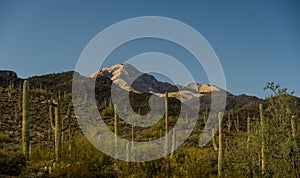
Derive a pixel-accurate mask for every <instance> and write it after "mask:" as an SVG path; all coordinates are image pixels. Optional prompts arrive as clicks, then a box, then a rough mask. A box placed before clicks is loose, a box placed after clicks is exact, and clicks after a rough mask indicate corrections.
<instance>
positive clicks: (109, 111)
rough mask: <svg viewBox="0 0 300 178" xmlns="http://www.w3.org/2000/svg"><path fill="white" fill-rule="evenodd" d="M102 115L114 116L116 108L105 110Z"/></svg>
mask: <svg viewBox="0 0 300 178" xmlns="http://www.w3.org/2000/svg"><path fill="white" fill-rule="evenodd" d="M101 114H102V115H103V116H113V114H114V108H111V107H109V108H105V109H103V110H102V111H101Z"/></svg>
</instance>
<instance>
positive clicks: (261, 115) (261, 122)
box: [259, 104, 265, 175]
mask: <svg viewBox="0 0 300 178" xmlns="http://www.w3.org/2000/svg"><path fill="white" fill-rule="evenodd" d="M259 115H260V126H261V174H262V175H264V174H265V135H264V134H265V119H264V115H263V105H262V104H259Z"/></svg>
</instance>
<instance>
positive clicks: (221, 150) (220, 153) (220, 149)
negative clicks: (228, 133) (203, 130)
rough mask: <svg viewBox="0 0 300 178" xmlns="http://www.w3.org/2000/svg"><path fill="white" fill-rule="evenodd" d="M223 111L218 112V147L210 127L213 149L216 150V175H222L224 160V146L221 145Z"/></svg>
mask: <svg viewBox="0 0 300 178" xmlns="http://www.w3.org/2000/svg"><path fill="white" fill-rule="evenodd" d="M222 118H223V113H221V112H220V113H219V114H218V120H219V147H218V146H217V144H216V141H215V138H214V129H212V142H213V147H214V150H215V151H218V176H219V177H222V175H223V160H224V146H223V121H222Z"/></svg>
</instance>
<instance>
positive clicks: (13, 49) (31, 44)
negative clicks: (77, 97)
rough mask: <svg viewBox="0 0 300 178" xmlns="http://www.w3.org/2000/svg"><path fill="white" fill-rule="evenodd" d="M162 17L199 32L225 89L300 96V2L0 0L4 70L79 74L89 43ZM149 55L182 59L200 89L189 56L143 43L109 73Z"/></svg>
mask: <svg viewBox="0 0 300 178" xmlns="http://www.w3.org/2000/svg"><path fill="white" fill-rule="evenodd" d="M138 16H164V17H169V18H174V19H177V20H179V21H182V22H184V23H186V24H188V25H190V26H192V27H193V28H195V29H196V30H197V31H199V32H200V33H201V34H202V35H203V36H204V37H205V38H206V39H207V41H208V42H209V43H210V45H211V46H212V47H213V49H214V50H215V52H216V54H217V55H218V57H219V59H220V61H221V64H222V66H223V70H224V73H225V77H226V82H227V89H228V90H229V91H230V92H232V93H234V94H242V93H245V94H249V95H256V96H259V97H264V96H265V95H266V93H265V92H264V91H263V89H262V88H263V87H264V85H265V84H266V83H267V82H268V81H274V82H275V83H280V84H281V85H282V86H283V87H287V88H289V89H290V90H295V91H296V95H297V96H300V81H299V76H300V70H299V66H300V33H299V32H300V3H299V1H296V0H295V1H292V0H286V1H276V0H274V1H273V0H272V1H271V0H269V1H259V0H254V1H231V0H229V1H226V2H225V1H188V2H184V1H147V2H146V1H143V2H142V1H126V2H122V1H119V2H117V1H26V2H25V1H14V0H12V1H10V0H0V61H1V62H0V69H1V70H13V71H16V72H17V73H18V75H19V76H20V77H23V78H25V77H28V76H34V75H41V74H47V73H53V72H62V71H68V70H74V68H75V65H76V62H77V60H78V58H79V56H80V54H81V52H82V51H83V49H84V47H85V46H86V45H87V44H88V42H89V41H90V40H91V39H92V38H93V37H94V36H95V35H97V34H98V33H99V32H101V31H102V30H104V29H105V28H107V27H108V26H110V25H113V24H114V23H117V22H119V21H121V20H125V19H128V18H133V17H138ZM146 51H159V52H162V53H169V54H172V55H174V56H175V57H176V58H178V59H180V61H181V62H182V63H184V65H186V66H187V67H188V68H189V69H190V70H191V71H192V73H193V74H195V79H196V81H198V82H199V83H207V82H208V81H207V77H206V76H205V73H204V71H203V70H202V69H201V66H200V67H199V66H197V65H194V64H193V63H192V62H188V61H191V60H189V59H190V58H192V56H190V55H189V54H188V53H187V52H186V51H184V50H183V49H179V48H178V46H176V45H174V44H167V43H166V42H165V41H159V40H154V39H152V40H151V39H145V40H142V41H139V40H137V41H135V42H133V43H128V44H126V45H124V46H121V47H120V48H119V49H118V50H117V51H115V52H114V53H113V54H112V55H111V56H110V57H109V58H108V59H107V62H106V63H105V65H111V64H114V63H120V62H123V61H124V60H126V59H127V58H130V57H132V56H133V55H136V54H139V53H141V52H146Z"/></svg>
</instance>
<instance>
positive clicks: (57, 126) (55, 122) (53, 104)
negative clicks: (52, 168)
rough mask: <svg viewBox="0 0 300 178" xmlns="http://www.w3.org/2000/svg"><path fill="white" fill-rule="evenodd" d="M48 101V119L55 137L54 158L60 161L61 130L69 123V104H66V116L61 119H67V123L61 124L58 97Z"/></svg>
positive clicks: (70, 119) (65, 128) (67, 126)
mask: <svg viewBox="0 0 300 178" xmlns="http://www.w3.org/2000/svg"><path fill="white" fill-rule="evenodd" d="M48 103H49V119H50V125H51V128H52V129H53V131H54V137H55V158H56V161H57V162H61V149H62V132H64V131H65V130H67V129H68V128H69V126H70V124H71V121H72V118H71V104H69V106H68V113H67V116H66V117H65V118H64V119H63V120H66V119H67V123H66V124H65V125H64V126H62V125H63V121H62V118H61V116H60V99H58V101H55V100H53V101H48ZM53 108H54V114H55V116H54V119H53Z"/></svg>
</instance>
